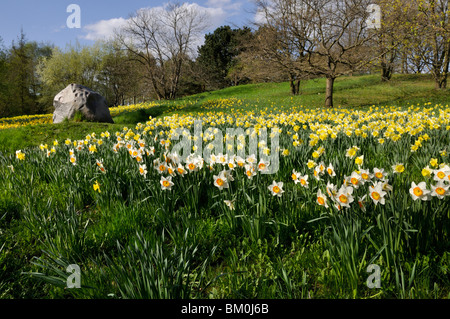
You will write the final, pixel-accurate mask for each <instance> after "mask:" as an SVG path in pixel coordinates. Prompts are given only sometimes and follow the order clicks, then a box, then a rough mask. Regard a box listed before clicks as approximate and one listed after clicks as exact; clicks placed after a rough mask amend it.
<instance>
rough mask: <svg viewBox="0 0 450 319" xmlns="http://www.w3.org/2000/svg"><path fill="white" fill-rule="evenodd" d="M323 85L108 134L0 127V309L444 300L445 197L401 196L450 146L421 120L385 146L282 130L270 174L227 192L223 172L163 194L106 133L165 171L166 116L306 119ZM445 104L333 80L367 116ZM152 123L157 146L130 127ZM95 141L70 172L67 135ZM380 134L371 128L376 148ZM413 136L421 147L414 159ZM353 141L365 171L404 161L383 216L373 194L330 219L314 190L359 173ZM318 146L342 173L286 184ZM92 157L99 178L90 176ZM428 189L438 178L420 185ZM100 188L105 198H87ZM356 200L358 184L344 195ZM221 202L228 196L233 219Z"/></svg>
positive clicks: (224, 95)
mask: <svg viewBox="0 0 450 319" xmlns="http://www.w3.org/2000/svg"><path fill="white" fill-rule="evenodd" d="M323 84H324V81H323V80H317V81H308V82H306V83H304V84H303V85H302V92H303V94H302V95H301V96H299V97H291V96H290V95H289V93H288V92H289V87H288V84H287V83H278V84H276V83H265V84H256V85H245V86H240V87H233V88H228V89H225V90H221V91H216V92H211V93H203V94H199V95H196V96H191V97H187V98H184V99H179V100H177V101H170V102H162V103H161V104H160V105H159V106H154V107H152V108H150V109H147V110H139V111H135V112H128V113H122V114H120V115H118V116H116V117H115V118H114V119H115V123H116V124H99V123H74V122H65V123H62V124H56V125H36V126H27V127H22V128H17V129H7V130H3V131H0V145H1V151H2V152H3V153H2V154H0V164H1V165H0V176H2V179H0V234H1V236H0V298H102V299H103V298H117V299H125V298H169V299H175V298H197V299H207V298H233V299H245V298H267V299H276V298H332V299H334V298H436V299H445V298H449V297H450V282H449V278H448V267H449V266H450V254H449V253H448V251H449V245H448V229H449V218H448V209H446V208H447V207H448V205H449V197H448V196H447V197H446V198H444V199H441V200H438V199H436V198H434V199H433V200H432V201H428V202H421V201H420V200H419V201H413V200H412V199H411V197H410V195H409V193H408V191H409V187H410V185H411V182H412V181H415V182H419V181H421V180H424V179H425V177H423V176H422V174H421V169H422V168H423V167H424V166H426V165H429V162H430V158H431V157H434V158H437V159H439V162H444V161H446V162H448V155H441V154H440V151H441V150H442V149H444V148H446V147H448V145H449V142H450V135H449V130H448V129H446V127H445V125H444V126H443V127H439V128H433V129H431V128H428V126H426V125H424V126H423V129H424V131H423V132H419V133H416V134H415V135H409V134H408V133H404V134H403V136H402V137H401V139H400V140H399V141H398V142H394V141H393V140H390V139H389V137H385V139H386V141H385V142H384V143H380V142H379V141H378V138H377V137H375V136H372V135H371V134H369V135H368V136H367V138H363V137H361V136H359V135H356V134H352V135H351V136H347V135H346V134H345V133H344V131H340V132H339V133H338V136H337V138H336V139H333V140H331V138H327V139H325V140H323V141H322V140H318V141H317V142H318V143H319V144H318V145H316V146H314V147H313V146H311V145H309V144H308V141H310V140H311V138H310V134H311V133H312V131H311V128H310V127H309V128H308V127H306V128H305V129H302V128H301V127H300V129H299V131H298V135H299V139H301V140H303V141H304V143H302V144H301V145H300V146H299V147H298V148H296V147H294V146H293V145H292V138H293V137H292V135H294V131H295V129H294V127H295V126H292V125H290V124H289V125H288V124H284V126H283V129H284V132H289V134H282V136H281V137H280V141H281V144H280V145H281V146H282V147H283V148H284V147H286V148H287V149H289V150H290V155H289V156H286V157H284V156H282V157H281V158H280V171H279V172H278V173H277V174H276V175H274V176H271V175H270V176H267V175H262V174H258V175H257V176H255V177H254V178H253V179H248V178H247V176H245V175H244V174H241V173H237V172H236V174H234V173H233V175H234V178H235V180H234V181H233V182H232V183H230V187H229V188H228V189H224V190H223V191H219V190H218V189H217V187H216V186H214V185H213V183H212V181H213V176H214V175H217V174H219V173H220V168H218V167H216V168H214V170H213V171H209V169H207V168H206V167H204V168H203V169H202V170H200V171H198V172H196V173H189V174H187V175H186V176H184V177H180V176H177V177H175V178H174V181H175V183H176V186H175V187H174V189H173V191H164V190H162V189H161V184H160V178H161V175H160V174H159V173H158V172H157V171H156V170H155V169H154V168H153V165H154V162H153V160H154V159H155V158H154V157H152V156H145V157H144V162H145V163H146V165H147V169H148V175H147V177H146V178H143V176H141V175H140V173H139V170H138V163H137V162H136V159H135V158H133V157H131V156H129V155H130V154H129V153H128V152H127V150H125V149H124V148H125V147H123V148H122V149H121V150H119V152H118V153H114V152H113V151H112V150H113V144H114V143H115V141H116V136H115V135H114V133H115V132H116V131H118V132H122V134H124V131H123V127H124V126H128V127H129V128H131V129H133V131H134V132H135V133H139V134H140V136H141V137H143V138H144V139H145V142H146V146H147V147H150V146H153V147H155V148H156V155H157V157H159V158H160V159H161V160H162V159H164V157H163V156H162V155H161V154H163V153H164V147H163V146H162V145H161V144H160V143H159V141H157V142H155V140H154V136H155V135H157V134H159V132H161V131H168V128H169V123H170V121H173V118H164V117H165V116H169V115H170V114H174V113H178V114H180V116H182V115H183V114H184V115H187V114H189V113H190V112H193V114H196V115H198V116H200V114H202V113H206V112H209V111H211V112H215V114H217V112H226V113H230V114H231V113H233V110H235V111H236V110H242V109H244V110H254V109H259V110H262V111H264V110H265V109H266V108H267V109H273V110H283V109H284V110H287V111H288V110H289V109H290V108H291V107H292V106H297V111H298V110H299V109H300V106H301V105H303V106H308V107H311V108H314V107H316V106H319V105H322V104H323V94H322V93H323ZM318 93H321V94H320V95H319V94H318ZM448 94H449V93H448V90H445V91H442V92H437V91H434V89H433V83H432V82H431V80H430V79H429V78H427V77H422V76H395V77H394V79H393V80H392V82H391V83H381V81H379V80H378V77H377V76H362V77H356V76H355V77H347V78H340V79H339V80H338V81H337V82H336V102H337V103H342V105H345V106H349V105H352V106H354V108H357V109H362V110H366V109H368V107H367V106H371V105H389V106H393V105H398V106H402V107H407V106H408V105H412V104H414V105H416V104H420V105H421V106H422V105H424V104H425V103H427V104H428V103H430V102H431V103H433V104H435V105H445V104H447V103H448V102H447V101H448V100H449V99H448V97H449V95H448ZM210 100H214V101H215V102H214V103H212V102H208V101H210ZM221 100H223V101H221ZM344 102H345V103H344ZM436 109H438V108H436ZM447 109H448V108H447ZM318 110H321V111H322V112H325V111H324V110H322V109H318ZM345 111H347V110H345V109H344V110H341V112H342V114H343V115H346V114H347V113H345ZM361 114H365V113H361ZM382 115H383V114H382ZM425 115H427V114H425V113H424V114H422V116H425ZM428 115H429V114H428ZM428 115H427V116H428ZM149 116H152V117H153V118H157V119H156V120H154V121H152V122H151V124H150V125H149V127H152V126H153V128H150V131H151V132H152V135H147V136H145V134H143V132H144V127H145V125H144V126H140V127H137V126H136V124H137V123H138V122H140V123H145V122H146V121H147V120H148V119H149ZM234 116H236V117H237V118H238V117H239V116H241V113H235V115H234ZM377 116H378V118H382V116H381V115H377ZM391 116H392V118H390V120H389V123H390V124H392V123H402V125H403V126H407V125H408V124H409V123H410V122H411V121H410V122H408V119H409V117H407V116H409V114H408V115H400V116H397V115H391ZM213 118H214V116H213ZM263 118H264V117H263ZM348 118H349V119H351V115H350V116H349V117H348ZM158 120H161V122H160V124H158V125H156V124H155V122H156V121H158ZM213 120H214V119H210V120H209V124H212V123H211V121H213ZM247 120H250V119H249V118H247ZM301 120H302V119H301V118H297V121H299V122H300V121H301ZM353 120H354V119H353ZM180 121H182V119H181V120H180ZM370 121H372V120H370ZM316 122H320V123H322V124H324V125H328V124H330V123H329V122H327V121H323V122H322V120H321V118H320V116H317V117H312V118H311V119H308V120H307V123H308V124H313V123H316ZM253 123H254V122H253ZM427 123H428V122H427ZM334 124H336V125H337V124H339V122H335V123H334ZM377 125H380V123H377ZM415 125H418V124H415ZM447 125H449V127H450V123H448V124H447ZM225 126H226V123H223V124H220V125H218V127H219V128H224V127H225ZM105 131H109V132H110V133H111V139H106V138H105V141H104V144H102V145H98V147H97V148H98V150H97V152H95V153H93V154H91V153H90V152H89V151H88V150H87V147H85V149H84V150H83V151H76V158H77V163H76V164H77V165H75V166H72V164H71V163H70V162H69V160H68V159H69V155H68V150H69V148H71V147H72V146H70V147H69V146H65V145H64V140H65V139H66V138H70V139H71V140H72V141H74V140H78V139H80V140H84V139H85V138H86V135H87V134H91V133H93V132H95V133H96V134H97V136H98V135H100V133H102V132H105ZM386 131H387V130H386V128H384V129H380V133H379V134H380V135H379V137H381V136H384V135H383V133H385V132H386ZM423 133H427V134H428V135H429V138H430V139H429V140H423V141H422V144H423V145H421V147H420V148H419V149H418V151H417V152H415V153H412V152H410V146H411V145H413V144H414V142H416V141H417V140H418V136H419V135H420V137H422V136H423ZM164 134H165V133H163V136H166V135H164ZM122 137H123V138H125V137H124V136H122ZM132 137H133V136H132V135H130V136H129V138H130V139H132ZM55 139H57V140H58V141H59V143H60V145H59V146H58V147H57V151H56V153H55V154H53V155H51V156H50V157H47V155H46V153H45V152H42V151H40V150H39V149H38V148H37V146H39V145H40V144H48V145H49V148H50V147H51V146H52V145H53V141H54V140H55ZM91 141H92V140H91ZM89 143H91V142H89ZM92 143H94V142H92ZM353 145H358V146H359V147H360V148H361V150H360V152H359V153H358V155H360V154H364V155H365V158H364V167H366V168H368V169H373V168H374V167H383V168H386V169H389V170H391V168H390V167H391V166H392V165H393V164H394V163H396V162H399V161H402V162H403V163H404V164H405V166H406V170H405V172H404V173H403V174H401V175H396V174H392V172H391V171H390V173H391V174H390V175H389V179H388V182H389V185H392V186H393V189H394V191H392V192H390V193H389V195H388V198H387V200H386V205H380V204H379V205H374V204H373V203H371V202H370V199H368V202H367V203H366V207H367V211H366V212H363V211H361V210H360V208H359V206H358V205H357V203H356V202H354V203H353V205H352V207H351V208H349V210H348V211H343V212H341V211H340V212H339V213H336V212H337V211H336V210H334V208H333V207H330V208H329V209H324V208H322V207H319V206H318V205H317V204H316V201H315V198H316V194H317V191H318V189H321V190H322V191H325V188H324V187H325V184H326V182H327V181H331V182H333V183H335V184H336V185H340V184H341V183H342V179H343V178H344V176H345V175H347V176H348V175H350V174H351V173H352V171H354V170H355V169H356V168H357V167H356V164H355V163H354V161H353V160H352V159H348V158H347V157H346V156H345V151H346V150H347V149H348V148H351V147H352V146H353ZM318 146H323V147H324V148H325V149H326V152H325V153H324V154H323V155H321V156H322V157H321V158H320V159H317V161H321V160H323V161H324V162H326V164H328V163H333V164H334V166H335V169H336V172H337V176H335V177H330V178H329V179H328V180H327V181H326V180H325V178H324V179H323V180H321V181H316V180H315V179H314V177H313V176H312V174H310V178H309V181H310V186H309V188H308V189H305V188H303V187H301V186H300V184H298V185H297V184H294V182H293V181H292V180H291V174H292V171H293V169H295V170H297V171H301V172H302V174H309V173H311V172H312V171H309V170H308V168H307V167H306V165H305V164H306V163H307V162H308V160H309V159H311V158H312V156H313V155H312V154H313V152H314V151H315V150H316V148H317V147H318ZM18 149H22V150H24V152H25V153H26V158H25V160H24V161H20V160H18V159H16V158H15V157H14V152H15V151H16V150H18ZM447 151H450V150H449V149H447ZM159 155H161V156H159ZM100 159H101V160H103V161H104V164H105V168H106V173H102V172H100V171H99V170H98V168H97V167H98V164H97V160H100ZM11 165H13V166H11ZM11 167H12V168H13V169H14V172H13V171H12V168H11ZM273 180H277V181H284V182H285V184H284V190H285V193H284V194H283V196H282V197H280V198H278V197H274V196H272V195H270V193H269V191H268V189H267V186H268V185H269V184H270V183H271V182H272V181H273ZM425 180H426V181H427V182H428V183H434V182H433V181H431V177H430V178H429V179H425ZM95 182H98V184H99V185H100V192H99V191H96V190H95V189H94V188H93V185H94V183H95ZM365 191H366V190H365V188H364V187H360V188H359V189H357V190H356V189H355V194H354V196H355V200H356V199H357V198H358V197H357V196H362V195H363V194H364V193H365ZM225 199H227V200H229V199H234V200H235V203H236V209H235V210H234V211H233V210H230V209H229V208H228V207H227V206H226V205H225V204H224V200H225ZM330 206H331V204H330ZM149 252H150V253H149ZM73 263H76V264H78V265H80V267H81V270H82V285H83V287H82V289H66V286H65V285H66V279H67V277H68V273H67V272H66V271H65V270H66V269H67V266H68V265H70V264H73ZM371 263H375V264H377V265H380V266H381V269H382V271H381V282H382V288H381V289H376V290H373V289H369V288H368V287H367V286H366V283H365V280H366V278H367V277H368V276H369V274H368V273H367V272H366V269H367V266H368V265H369V264H371Z"/></svg>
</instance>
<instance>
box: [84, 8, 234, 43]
mask: <svg viewBox="0 0 450 319" xmlns="http://www.w3.org/2000/svg"><path fill="white" fill-rule="evenodd" d="M166 5H167V4H166ZM166 5H164V6H158V7H152V8H141V9H139V10H152V11H162V10H165V9H166ZM184 5H187V6H191V7H195V9H196V10H198V11H199V12H201V13H204V14H206V16H207V17H208V21H207V26H208V27H207V30H206V31H207V32H211V31H213V30H215V29H216V28H218V27H220V26H222V25H224V24H225V23H226V20H227V18H229V17H230V16H233V15H236V14H239V13H241V6H242V3H241V2H239V1H234V0H209V1H207V2H206V5H205V6H201V5H199V4H197V3H195V2H194V3H190V4H187V3H186V4H184ZM127 21H128V19H124V18H113V19H109V20H101V21H98V22H96V23H93V24H90V25H87V26H85V27H84V28H83V31H84V32H85V35H84V36H83V38H84V39H86V40H91V41H96V40H101V39H108V38H110V37H111V36H113V35H114V31H115V29H119V28H121V27H123V26H125V25H126V23H127ZM203 37H204V35H203ZM202 41H203V39H199V40H197V41H195V42H196V43H201V42H202Z"/></svg>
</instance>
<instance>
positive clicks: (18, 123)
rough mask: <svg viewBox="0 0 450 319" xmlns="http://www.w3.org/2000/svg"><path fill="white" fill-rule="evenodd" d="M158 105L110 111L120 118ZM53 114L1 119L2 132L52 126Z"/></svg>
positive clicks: (149, 104)
mask: <svg viewBox="0 0 450 319" xmlns="http://www.w3.org/2000/svg"><path fill="white" fill-rule="evenodd" d="M157 105H158V104H157V103H154V102H151V103H140V104H133V105H127V106H117V107H111V108H110V109H109V111H110V113H111V116H113V117H114V116H118V115H120V114H123V113H127V112H134V111H138V110H146V109H149V108H152V107H155V106H157ZM52 119H53V114H43V115H22V116H16V117H6V118H1V119H0V130H4V129H9V128H18V127H23V126H28V125H39V124H51V123H52V122H53V121H52Z"/></svg>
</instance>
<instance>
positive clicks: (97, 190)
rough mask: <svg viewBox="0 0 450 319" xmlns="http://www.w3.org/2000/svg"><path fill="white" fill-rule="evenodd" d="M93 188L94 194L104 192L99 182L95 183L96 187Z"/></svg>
mask: <svg viewBox="0 0 450 319" xmlns="http://www.w3.org/2000/svg"><path fill="white" fill-rule="evenodd" d="M93 188H94V192H99V193H101V192H102V191H101V190H100V184H99V183H98V181H95V183H94V185H93Z"/></svg>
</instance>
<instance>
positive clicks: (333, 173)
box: [326, 163, 336, 177]
mask: <svg viewBox="0 0 450 319" xmlns="http://www.w3.org/2000/svg"><path fill="white" fill-rule="evenodd" d="M326 171H327V173H328V175H329V176H331V177H334V176H336V172H335V171H334V167H333V164H331V163H330V164H329V165H328V167H327V168H326Z"/></svg>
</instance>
